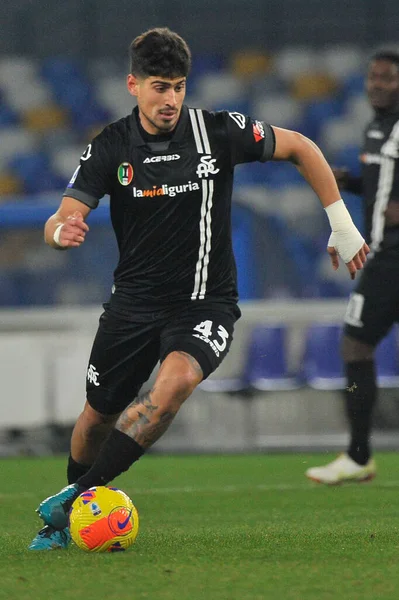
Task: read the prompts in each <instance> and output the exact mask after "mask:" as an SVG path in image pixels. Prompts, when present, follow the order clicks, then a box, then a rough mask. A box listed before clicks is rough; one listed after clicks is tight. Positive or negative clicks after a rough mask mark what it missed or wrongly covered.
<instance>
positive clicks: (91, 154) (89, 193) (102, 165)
mask: <svg viewBox="0 0 399 600" xmlns="http://www.w3.org/2000/svg"><path fill="white" fill-rule="evenodd" d="M111 157H112V143H111V139H110V137H109V135H107V133H106V130H104V131H103V132H101V133H100V134H99V135H98V136H96V137H95V138H94V139H93V140H92V142H91V143H90V144H89V145H88V146H87V148H86V150H85V151H84V152H83V154H82V156H81V157H80V161H79V165H78V167H77V168H76V170H75V172H74V174H73V175H72V178H71V180H70V182H69V183H68V185H67V188H66V190H65V192H64V194H63V195H64V196H70V197H72V198H76V199H77V200H80V201H81V202H83V203H84V204H86V205H87V206H89V207H90V208H97V206H98V203H99V200H100V198H102V197H103V196H105V195H106V194H110V193H111V173H112V170H113V169H112V166H113V165H112V162H113V161H112V158H111Z"/></svg>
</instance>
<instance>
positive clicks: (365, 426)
mask: <svg viewBox="0 0 399 600" xmlns="http://www.w3.org/2000/svg"><path fill="white" fill-rule="evenodd" d="M366 90H367V96H368V99H369V102H370V105H371V107H372V109H373V111H374V116H373V118H372V120H371V121H370V123H369V124H368V126H367V128H366V131H365V136H364V143H363V148H362V152H361V156H360V160H361V163H362V175H361V177H354V176H352V175H351V173H349V172H348V171H346V170H344V169H335V171H334V173H335V176H336V179H337V182H338V184H339V186H340V188H341V189H344V190H348V191H350V192H353V193H355V194H361V195H362V196H363V201H364V211H365V220H366V238H367V241H368V243H369V244H370V248H371V254H370V258H369V260H368V263H367V265H366V268H365V269H364V271H363V272H362V274H361V277H360V279H359V282H358V284H357V286H356V289H355V291H354V292H353V293H352V294H351V296H350V300H349V304H348V307H347V312H346V316H345V328H344V335H343V340H342V357H343V360H344V363H345V372H346V378H347V387H346V390H345V402H346V415H347V419H348V422H349V427H350V442H349V446H348V449H347V451H346V452H345V453H344V454H341V455H340V456H339V457H338V458H337V459H336V460H334V461H333V462H331V463H329V464H327V465H325V466H322V467H313V468H310V469H308V470H307V471H306V476H307V477H309V478H310V479H312V480H314V481H318V482H320V483H327V484H333V483H341V482H344V481H354V482H360V481H367V480H370V479H372V478H373V477H374V476H375V474H376V465H375V461H374V459H373V458H372V457H371V447H370V434H371V429H372V416H373V408H374V406H375V403H376V400H377V379H376V369H375V364H374V351H375V347H376V346H377V344H378V343H379V342H380V341H381V339H382V338H383V337H384V336H385V335H386V334H387V333H388V332H389V330H390V329H391V327H392V326H393V324H394V323H395V322H397V321H399V53H398V52H394V51H390V50H381V51H379V52H377V53H375V54H374V55H373V56H372V57H371V60H370V62H369V67H368V73H367V79H366Z"/></svg>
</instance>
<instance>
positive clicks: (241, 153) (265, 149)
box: [224, 111, 276, 167]
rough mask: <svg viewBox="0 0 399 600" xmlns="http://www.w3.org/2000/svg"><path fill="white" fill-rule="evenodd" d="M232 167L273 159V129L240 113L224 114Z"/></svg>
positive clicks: (274, 142)
mask: <svg viewBox="0 0 399 600" xmlns="http://www.w3.org/2000/svg"><path fill="white" fill-rule="evenodd" d="M224 118H225V123H226V127H227V135H228V139H229V145H230V151H231V160H232V166H233V167H234V166H235V165H239V164H242V163H248V162H254V161H260V162H266V161H267V160H270V159H271V158H273V154H274V150H275V145H276V140H275V136H274V131H273V129H272V127H271V126H270V125H269V124H268V123H265V122H264V121H258V120H256V119H252V118H251V117H248V116H246V115H243V114H241V113H238V112H227V111H226V112H224Z"/></svg>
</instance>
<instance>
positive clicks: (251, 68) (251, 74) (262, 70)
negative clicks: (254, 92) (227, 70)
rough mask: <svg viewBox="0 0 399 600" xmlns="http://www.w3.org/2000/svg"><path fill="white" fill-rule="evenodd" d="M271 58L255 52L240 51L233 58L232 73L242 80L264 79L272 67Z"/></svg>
mask: <svg viewBox="0 0 399 600" xmlns="http://www.w3.org/2000/svg"><path fill="white" fill-rule="evenodd" d="M272 62H273V61H272V58H271V56H269V55H267V54H265V53H263V52H256V51H254V50H238V51H237V52H235V53H234V54H233V56H232V57H231V71H232V73H233V74H234V75H236V76H237V77H241V78H242V79H254V78H256V77H264V75H266V74H267V73H269V72H270V70H271V67H272Z"/></svg>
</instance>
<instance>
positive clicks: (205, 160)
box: [196, 155, 220, 179]
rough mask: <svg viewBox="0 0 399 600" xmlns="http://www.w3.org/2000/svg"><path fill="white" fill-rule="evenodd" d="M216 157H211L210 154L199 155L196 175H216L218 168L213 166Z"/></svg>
mask: <svg viewBox="0 0 399 600" xmlns="http://www.w3.org/2000/svg"><path fill="white" fill-rule="evenodd" d="M215 162H216V158H212V156H210V155H206V156H201V160H200V163H199V165H198V166H197V171H196V173H197V175H198V177H199V178H200V179H201V178H202V177H208V175H216V173H219V171H220V169H216V167H215Z"/></svg>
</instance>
